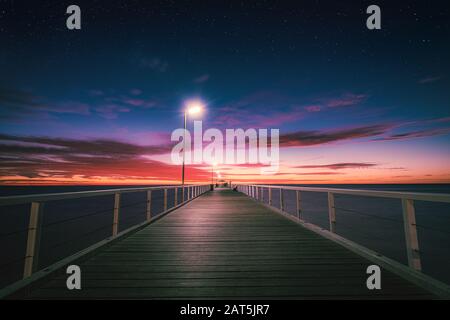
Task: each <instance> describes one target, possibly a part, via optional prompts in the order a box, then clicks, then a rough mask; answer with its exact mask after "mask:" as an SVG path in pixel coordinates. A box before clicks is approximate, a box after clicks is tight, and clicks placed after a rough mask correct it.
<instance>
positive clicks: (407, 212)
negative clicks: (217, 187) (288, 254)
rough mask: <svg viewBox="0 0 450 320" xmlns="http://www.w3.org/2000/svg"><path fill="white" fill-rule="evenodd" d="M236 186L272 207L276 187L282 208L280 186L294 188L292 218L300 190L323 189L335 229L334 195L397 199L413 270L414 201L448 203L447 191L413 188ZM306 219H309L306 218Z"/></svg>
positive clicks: (416, 255) (416, 265)
mask: <svg viewBox="0 0 450 320" xmlns="http://www.w3.org/2000/svg"><path fill="white" fill-rule="evenodd" d="M236 187H237V190H238V191H240V192H242V193H245V194H247V195H248V196H250V197H252V198H254V199H256V200H259V201H267V202H268V204H269V206H272V207H273V197H272V190H279V191H280V192H279V197H280V199H279V208H277V209H279V210H281V211H282V212H285V203H284V196H283V190H292V191H295V192H296V216H295V217H296V218H297V219H298V220H300V221H304V220H303V219H302V196H301V195H302V192H319V193H326V194H327V196H328V204H327V206H328V223H329V231H330V232H331V233H336V209H339V208H337V207H336V206H335V199H334V198H335V197H334V196H335V195H337V194H339V195H353V196H365V197H380V198H391V199H392V198H393V199H399V200H400V201H401V204H402V213H403V215H402V217H403V221H402V223H403V229H404V236H405V243H406V253H407V258H408V266H409V267H410V268H412V269H413V270H415V271H422V262H421V257H420V249H419V240H418V235H417V226H418V225H417V224H416V214H415V207H414V201H430V202H442V203H450V195H449V194H439V193H415V192H398V191H375V190H356V189H339V188H321V187H295V186H282V185H255V184H253V185H236ZM265 189H267V190H268V199H264V190H265ZM308 223H309V222H308Z"/></svg>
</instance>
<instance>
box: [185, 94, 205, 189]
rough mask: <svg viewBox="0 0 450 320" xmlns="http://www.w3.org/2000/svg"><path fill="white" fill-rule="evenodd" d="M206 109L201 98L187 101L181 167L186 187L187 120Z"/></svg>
mask: <svg viewBox="0 0 450 320" xmlns="http://www.w3.org/2000/svg"><path fill="white" fill-rule="evenodd" d="M203 109H204V105H203V102H201V101H200V100H190V101H188V102H186V107H185V109H184V131H183V168H182V169H181V184H182V185H183V187H184V160H185V158H186V121H187V116H188V115H195V114H198V113H201V112H202V111H203ZM183 190H184V189H183Z"/></svg>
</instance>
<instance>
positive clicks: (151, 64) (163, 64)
mask: <svg viewBox="0 0 450 320" xmlns="http://www.w3.org/2000/svg"><path fill="white" fill-rule="evenodd" d="M139 66H140V67H141V68H145V69H151V70H153V71H157V72H166V71H167V68H168V67H169V63H168V62H167V61H164V60H162V59H160V58H157V57H153V58H140V59H139Z"/></svg>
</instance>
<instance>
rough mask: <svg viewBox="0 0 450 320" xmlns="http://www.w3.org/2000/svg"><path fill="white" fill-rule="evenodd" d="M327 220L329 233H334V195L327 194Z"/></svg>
mask: <svg viewBox="0 0 450 320" xmlns="http://www.w3.org/2000/svg"><path fill="white" fill-rule="evenodd" d="M328 218H329V220H330V232H333V233H335V232H336V209H335V207H334V194H333V193H331V192H328Z"/></svg>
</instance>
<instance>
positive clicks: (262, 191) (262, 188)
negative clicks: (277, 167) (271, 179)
mask: <svg viewBox="0 0 450 320" xmlns="http://www.w3.org/2000/svg"><path fill="white" fill-rule="evenodd" d="M261 202H264V187H261Z"/></svg>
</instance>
